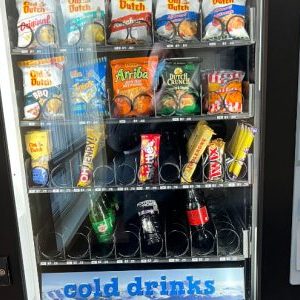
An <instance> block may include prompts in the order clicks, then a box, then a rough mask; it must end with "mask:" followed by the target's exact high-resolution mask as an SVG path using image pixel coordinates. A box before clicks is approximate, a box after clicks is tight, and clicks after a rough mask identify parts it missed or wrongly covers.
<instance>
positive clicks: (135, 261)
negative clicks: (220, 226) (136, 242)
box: [40, 254, 246, 267]
mask: <svg viewBox="0 0 300 300" xmlns="http://www.w3.org/2000/svg"><path fill="white" fill-rule="evenodd" d="M245 259H246V257H245V256H244V255H242V254H240V255H228V256H206V257H180V258H139V259H137V258H134V259H131V258H130V259H99V260H65V261H51V260H43V261H40V266H41V267H52V266H82V265H85V266H87V265H102V264H106V265H114V264H146V263H147V264H149V263H193V262H195V263H196V262H197V263H199V262H234V261H244V260H245Z"/></svg>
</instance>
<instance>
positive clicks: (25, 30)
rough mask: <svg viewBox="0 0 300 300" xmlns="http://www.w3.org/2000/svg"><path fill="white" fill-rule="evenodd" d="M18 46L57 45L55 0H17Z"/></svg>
mask: <svg viewBox="0 0 300 300" xmlns="http://www.w3.org/2000/svg"><path fill="white" fill-rule="evenodd" d="M16 4H17V8H18V12H19V20H18V24H17V26H18V47H20V48H39V47H46V46H56V36H57V33H56V18H55V15H56V10H55V7H56V6H55V0H39V1H37V0H17V3H16Z"/></svg>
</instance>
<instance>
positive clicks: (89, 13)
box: [60, 0, 105, 46]
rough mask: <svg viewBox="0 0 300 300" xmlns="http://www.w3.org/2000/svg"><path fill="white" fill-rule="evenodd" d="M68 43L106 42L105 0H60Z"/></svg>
mask: <svg viewBox="0 0 300 300" xmlns="http://www.w3.org/2000/svg"><path fill="white" fill-rule="evenodd" d="M60 5H61V9H62V13H63V16H64V21H65V24H66V31H67V42H68V45H70V46H74V45H76V44H78V43H82V44H89V43H96V44H104V43H105V21H104V20H105V1H104V0H76V1H75V0H74V1H70V0H60Z"/></svg>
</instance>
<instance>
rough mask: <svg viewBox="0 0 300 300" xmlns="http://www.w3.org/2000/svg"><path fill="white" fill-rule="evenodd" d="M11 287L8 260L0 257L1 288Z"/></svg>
mask: <svg viewBox="0 0 300 300" xmlns="http://www.w3.org/2000/svg"><path fill="white" fill-rule="evenodd" d="M8 285H11V281H10V272H9V266H8V258H7V257H0V286H8Z"/></svg>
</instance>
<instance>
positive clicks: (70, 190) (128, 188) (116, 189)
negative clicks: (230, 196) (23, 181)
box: [28, 181, 251, 194]
mask: <svg viewBox="0 0 300 300" xmlns="http://www.w3.org/2000/svg"><path fill="white" fill-rule="evenodd" d="M249 186H251V183H250V182H248V181H236V182H226V181H225V182H219V183H193V184H160V185H142V186H114V187H91V188H73V187H72V188H67V187H66V188H57V187H50V188H49V187H42V188H29V189H28V192H29V194H55V193H83V192H126V191H159V190H187V189H216V188H220V189H221V188H239V187H249Z"/></svg>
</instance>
